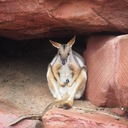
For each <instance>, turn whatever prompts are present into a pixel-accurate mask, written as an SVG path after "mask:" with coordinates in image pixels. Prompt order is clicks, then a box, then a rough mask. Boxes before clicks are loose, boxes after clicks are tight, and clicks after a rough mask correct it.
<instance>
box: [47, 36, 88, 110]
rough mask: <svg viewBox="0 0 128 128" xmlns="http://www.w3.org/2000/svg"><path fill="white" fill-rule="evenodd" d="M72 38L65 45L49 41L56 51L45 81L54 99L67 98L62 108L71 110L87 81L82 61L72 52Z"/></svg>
mask: <svg viewBox="0 0 128 128" xmlns="http://www.w3.org/2000/svg"><path fill="white" fill-rule="evenodd" d="M75 38H76V36H74V37H73V38H72V39H71V40H70V41H69V42H68V43H67V44H60V43H58V42H55V41H52V40H49V41H50V42H51V44H52V45H53V46H54V47H56V48H57V49H58V53H57V55H55V57H54V58H53V60H52V61H51V63H50V64H49V66H48V70H47V81H48V86H49V89H50V91H51V93H52V95H53V97H54V98H56V99H57V100H61V99H63V98H64V97H65V96H66V95H68V98H67V100H66V102H65V103H64V104H63V106H62V107H64V108H67V109H68V108H71V107H72V106H73V102H74V99H79V98H81V96H82V95H83V93H84V90H85V87H86V81H87V69H86V66H85V63H84V59H83V58H82V56H80V55H79V54H78V53H77V52H75V51H73V50H72V46H73V44H74V43H75Z"/></svg>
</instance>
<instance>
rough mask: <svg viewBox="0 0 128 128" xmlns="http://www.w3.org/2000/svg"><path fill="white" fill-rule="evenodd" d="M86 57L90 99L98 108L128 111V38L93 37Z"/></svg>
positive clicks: (87, 94)
mask: <svg viewBox="0 0 128 128" xmlns="http://www.w3.org/2000/svg"><path fill="white" fill-rule="evenodd" d="M84 58H85V60H86V64H87V67H88V82H87V88H86V98H87V99H89V100H90V101H91V102H92V103H93V104H95V105H97V106H108V107H114V106H119V107H124V108H128V77H127V76H128V35H122V36H93V37H91V38H90V39H89V40H88V44H87V50H86V51H85V52H84Z"/></svg>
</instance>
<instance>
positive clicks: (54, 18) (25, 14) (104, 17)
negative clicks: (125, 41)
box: [0, 0, 128, 39]
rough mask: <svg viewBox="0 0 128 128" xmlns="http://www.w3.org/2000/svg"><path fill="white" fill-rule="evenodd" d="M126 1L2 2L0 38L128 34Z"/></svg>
mask: <svg viewBox="0 0 128 128" xmlns="http://www.w3.org/2000/svg"><path fill="white" fill-rule="evenodd" d="M127 12H128V4H127V1H125V0H123V1H122V0H116V1H110V0H107V1H106V0H93V1H84V0H79V1H78V0H68V1H61V0H56V1H55V0H54V1H52V0H51V1H48V0H39V1H33V0H27V1H26V0H22V1H21V0H16V1H15V0H1V1H0V36H5V37H10V38H14V39H27V38H40V37H49V36H56V37H60V36H67V35H68V36H69V35H74V34H83V33H86V34H90V33H93V32H103V31H105V32H122V33H127V32H128V24H127V22H128V19H127V17H128V13H127Z"/></svg>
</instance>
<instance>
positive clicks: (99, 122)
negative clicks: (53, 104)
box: [43, 108, 128, 128]
mask: <svg viewBox="0 0 128 128" xmlns="http://www.w3.org/2000/svg"><path fill="white" fill-rule="evenodd" d="M43 122H44V124H45V128H128V122H127V120H118V119H116V118H114V117H112V116H109V115H103V114H98V113H92V114H91V113H78V112H74V111H69V110H62V109H56V108H54V109H52V110H50V111H48V112H47V113H46V114H45V115H44V117H43Z"/></svg>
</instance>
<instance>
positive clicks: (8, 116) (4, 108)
mask: <svg viewBox="0 0 128 128" xmlns="http://www.w3.org/2000/svg"><path fill="white" fill-rule="evenodd" d="M21 115H25V113H22V111H21V110H20V109H18V108H17V107H16V106H15V105H14V104H12V103H11V102H9V101H7V100H4V99H0V128H9V123H10V122H12V121H14V120H16V119H17V118H18V117H19V116H21ZM12 127H13V128H42V127H43V126H42V122H40V121H38V120H23V121H21V122H19V123H18V124H16V125H14V126H12ZM10 128H11V127H10Z"/></svg>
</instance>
